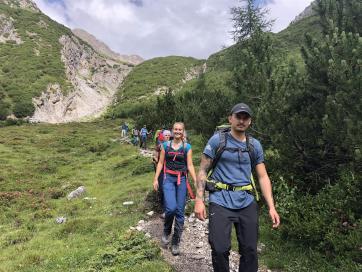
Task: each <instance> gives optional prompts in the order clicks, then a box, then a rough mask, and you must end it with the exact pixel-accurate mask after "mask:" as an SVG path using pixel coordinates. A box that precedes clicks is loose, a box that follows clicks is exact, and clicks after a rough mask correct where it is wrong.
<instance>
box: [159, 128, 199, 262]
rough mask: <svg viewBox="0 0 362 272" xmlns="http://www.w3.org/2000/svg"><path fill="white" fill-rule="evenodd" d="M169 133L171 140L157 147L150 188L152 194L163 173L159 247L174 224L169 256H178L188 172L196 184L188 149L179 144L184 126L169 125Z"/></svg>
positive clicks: (164, 241)
mask: <svg viewBox="0 0 362 272" xmlns="http://www.w3.org/2000/svg"><path fill="white" fill-rule="evenodd" d="M172 131H173V135H174V138H173V140H172V141H168V142H165V143H163V144H162V145H161V152H160V158H159V161H158V164H157V169H156V174H155V177H154V179H153V188H154V190H155V191H157V190H158V189H159V188H158V186H159V185H158V184H159V183H158V178H159V175H160V173H161V171H162V169H163V172H164V173H163V174H164V175H165V178H164V180H163V185H162V189H163V196H164V207H165V222H164V228H163V234H162V238H161V243H162V244H163V245H164V246H166V245H168V243H169V236H170V234H171V231H172V224H173V221H174V220H175V224H174V228H173V236H172V240H171V252H172V254H173V255H179V254H180V248H179V244H180V239H181V235H182V230H183V225H184V220H185V214H184V213H185V205H186V194H187V182H188V180H187V173H188V172H190V175H191V177H192V179H193V180H196V173H195V168H194V165H193V163H192V149H191V145H190V144H187V143H185V142H184V141H183V137H184V131H185V125H184V123H181V122H176V123H175V124H174V125H173V129H172Z"/></svg>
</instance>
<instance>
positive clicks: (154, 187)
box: [153, 179, 158, 192]
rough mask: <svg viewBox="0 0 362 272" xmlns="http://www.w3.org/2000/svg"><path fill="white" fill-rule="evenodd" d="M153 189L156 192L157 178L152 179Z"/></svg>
mask: <svg viewBox="0 0 362 272" xmlns="http://www.w3.org/2000/svg"><path fill="white" fill-rule="evenodd" d="M153 190H155V191H156V192H157V191H158V180H157V179H154V180H153Z"/></svg>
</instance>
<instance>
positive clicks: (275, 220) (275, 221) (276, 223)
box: [269, 208, 280, 229]
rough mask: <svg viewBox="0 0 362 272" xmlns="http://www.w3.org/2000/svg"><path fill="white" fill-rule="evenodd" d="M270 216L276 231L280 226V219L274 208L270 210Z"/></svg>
mask: <svg viewBox="0 0 362 272" xmlns="http://www.w3.org/2000/svg"><path fill="white" fill-rule="evenodd" d="M269 216H270V218H271V220H272V222H273V229H276V228H277V227H278V226H279V225H280V217H279V214H278V213H277V211H276V210H275V209H274V208H273V209H270V210H269Z"/></svg>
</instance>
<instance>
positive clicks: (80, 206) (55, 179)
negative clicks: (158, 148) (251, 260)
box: [0, 121, 172, 272]
mask: <svg viewBox="0 0 362 272" xmlns="http://www.w3.org/2000/svg"><path fill="white" fill-rule="evenodd" d="M117 125H118V124H117V123H115V122H110V121H107V122H102V123H80V124H79V123H72V124H62V125H57V126H54V125H48V124H39V125H25V126H21V127H17V126H13V127H8V128H3V129H1V130H0V160H1V164H2V166H3V167H1V168H0V183H1V192H0V220H1V233H0V271H6V272H19V271H24V272H25V271H37V272H46V271H59V272H60V271H79V272H80V271H109V270H108V269H112V270H113V271H134V272H138V271H160V272H161V271H164V272H166V271H168V272H169V271H172V270H171V268H170V267H169V265H168V264H167V263H166V262H165V261H163V259H162V258H161V256H160V249H159V248H158V247H157V246H156V245H155V244H154V243H152V242H151V241H150V240H149V239H148V238H147V237H145V236H144V235H141V234H138V233H137V232H129V229H130V227H131V226H135V225H136V224H137V222H138V221H139V220H141V219H143V217H144V215H145V213H146V212H148V211H149V210H150V207H149V206H148V202H147V192H150V191H151V186H150V183H148V182H146V181H147V180H151V179H152V173H153V169H152V166H151V164H150V162H149V161H148V160H147V159H145V158H142V157H141V156H139V155H138V150H137V148H135V147H133V146H126V145H120V144H119V142H117V141H114V139H117V137H119V133H118V131H117V130H114V128H115V127H117ZM81 185H82V186H85V189H86V193H85V194H84V195H82V196H81V197H79V198H76V199H72V200H67V198H66V196H67V195H68V194H69V193H70V192H71V191H73V190H74V189H76V188H77V187H79V186H81ZM125 201H133V202H134V204H133V205H130V206H126V205H123V202H125ZM58 217H65V218H66V221H65V222H63V223H57V222H56V219H57V218H58Z"/></svg>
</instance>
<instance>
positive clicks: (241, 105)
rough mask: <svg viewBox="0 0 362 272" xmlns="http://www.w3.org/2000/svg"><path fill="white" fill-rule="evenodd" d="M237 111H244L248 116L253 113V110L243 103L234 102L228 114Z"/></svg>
mask: <svg viewBox="0 0 362 272" xmlns="http://www.w3.org/2000/svg"><path fill="white" fill-rule="evenodd" d="M239 112H245V113H247V114H249V115H250V117H251V116H252V115H253V112H252V111H251V109H250V107H249V106H248V105H246V104H245V103H239V104H236V105H235V106H234V107H233V108H232V109H231V112H230V114H234V113H239Z"/></svg>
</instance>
